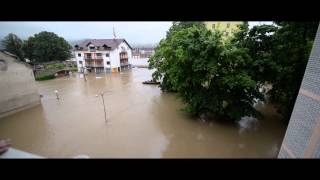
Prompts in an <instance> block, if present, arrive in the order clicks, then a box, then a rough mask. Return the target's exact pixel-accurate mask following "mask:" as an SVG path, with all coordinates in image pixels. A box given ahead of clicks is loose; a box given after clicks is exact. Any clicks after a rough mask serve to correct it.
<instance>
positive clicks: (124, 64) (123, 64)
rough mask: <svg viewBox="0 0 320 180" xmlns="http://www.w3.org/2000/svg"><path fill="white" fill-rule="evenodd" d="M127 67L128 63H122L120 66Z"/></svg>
mask: <svg viewBox="0 0 320 180" xmlns="http://www.w3.org/2000/svg"><path fill="white" fill-rule="evenodd" d="M127 65H129V63H128V62H122V63H120V66H127Z"/></svg>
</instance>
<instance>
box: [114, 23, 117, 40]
mask: <svg viewBox="0 0 320 180" xmlns="http://www.w3.org/2000/svg"><path fill="white" fill-rule="evenodd" d="M116 38H117V36H116V31H115V29H114V26H113V40H115V39H116Z"/></svg>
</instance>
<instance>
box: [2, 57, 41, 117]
mask: <svg viewBox="0 0 320 180" xmlns="http://www.w3.org/2000/svg"><path fill="white" fill-rule="evenodd" d="M39 103H40V96H39V93H38V91H37V89H36V86H35V79H34V75H33V71H32V68H31V67H30V66H29V64H26V63H24V62H21V61H20V60H19V59H18V58H17V57H16V56H15V55H13V54H10V53H8V52H6V51H0V118H1V117H4V116H6V115H9V114H12V113H15V112H17V111H20V110H23V109H26V108H29V107H32V106H34V105H37V104H39Z"/></svg>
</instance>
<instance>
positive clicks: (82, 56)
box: [74, 51, 85, 72]
mask: <svg viewBox="0 0 320 180" xmlns="http://www.w3.org/2000/svg"><path fill="white" fill-rule="evenodd" d="M79 53H80V54H81V57H79V56H78V54H79ZM74 57H75V59H76V61H77V67H78V72H80V68H81V67H82V66H84V65H85V62H84V52H83V51H74ZM79 61H82V65H81V64H79Z"/></svg>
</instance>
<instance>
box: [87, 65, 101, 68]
mask: <svg viewBox="0 0 320 180" xmlns="http://www.w3.org/2000/svg"><path fill="white" fill-rule="evenodd" d="M85 66H86V67H90V68H91V67H104V66H103V64H86V65H85Z"/></svg>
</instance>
